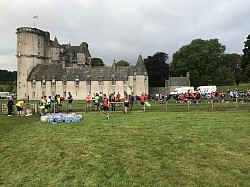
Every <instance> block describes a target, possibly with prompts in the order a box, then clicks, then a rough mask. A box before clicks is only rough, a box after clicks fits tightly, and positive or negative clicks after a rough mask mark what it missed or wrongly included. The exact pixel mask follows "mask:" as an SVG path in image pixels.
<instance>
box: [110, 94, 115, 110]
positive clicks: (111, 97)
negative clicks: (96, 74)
mask: <svg viewBox="0 0 250 187" xmlns="http://www.w3.org/2000/svg"><path fill="white" fill-rule="evenodd" d="M110 102H111V103H110V106H111V110H112V111H115V95H114V94H113V93H112V94H111V96H110Z"/></svg>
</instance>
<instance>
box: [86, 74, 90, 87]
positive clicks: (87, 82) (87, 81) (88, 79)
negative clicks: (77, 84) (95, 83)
mask: <svg viewBox="0 0 250 187" xmlns="http://www.w3.org/2000/svg"><path fill="white" fill-rule="evenodd" d="M90 84H91V81H90V76H89V75H88V76H87V79H86V85H87V86H90Z"/></svg>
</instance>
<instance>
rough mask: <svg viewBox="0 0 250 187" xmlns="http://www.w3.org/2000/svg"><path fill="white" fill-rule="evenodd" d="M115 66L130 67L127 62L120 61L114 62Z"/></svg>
mask: <svg viewBox="0 0 250 187" xmlns="http://www.w3.org/2000/svg"><path fill="white" fill-rule="evenodd" d="M113 65H115V66H130V64H129V63H128V62H127V61H125V60H120V61H118V62H114V63H113Z"/></svg>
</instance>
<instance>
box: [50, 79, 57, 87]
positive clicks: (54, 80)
mask: <svg viewBox="0 0 250 187" xmlns="http://www.w3.org/2000/svg"><path fill="white" fill-rule="evenodd" d="M51 85H52V86H56V79H54V78H53V79H52V81H51Z"/></svg>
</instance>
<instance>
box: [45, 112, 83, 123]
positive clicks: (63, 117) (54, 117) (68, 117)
mask: <svg viewBox="0 0 250 187" xmlns="http://www.w3.org/2000/svg"><path fill="white" fill-rule="evenodd" d="M41 121H44V122H49V123H51V124H58V123H63V122H65V123H72V122H77V121H82V115H80V114H75V113H72V114H64V113H48V114H46V115H44V116H41Z"/></svg>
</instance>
